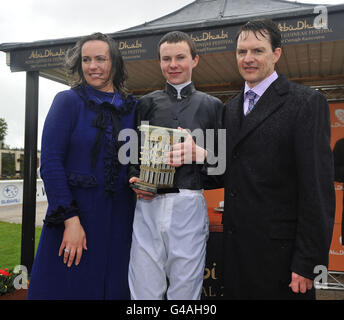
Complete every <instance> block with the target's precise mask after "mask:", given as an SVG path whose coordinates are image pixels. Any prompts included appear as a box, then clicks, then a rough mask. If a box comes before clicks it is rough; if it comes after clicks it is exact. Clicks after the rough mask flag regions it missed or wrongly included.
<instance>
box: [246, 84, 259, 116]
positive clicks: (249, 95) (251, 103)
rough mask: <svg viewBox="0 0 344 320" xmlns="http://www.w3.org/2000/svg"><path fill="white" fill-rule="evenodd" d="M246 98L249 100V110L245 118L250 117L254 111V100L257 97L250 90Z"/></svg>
mask: <svg viewBox="0 0 344 320" xmlns="http://www.w3.org/2000/svg"><path fill="white" fill-rule="evenodd" d="M246 96H247V98H248V109H247V112H246V114H245V116H246V115H248V114H249V113H250V112H251V111H252V109H253V107H254V99H255V98H256V96H257V95H256V94H255V93H254V92H253V91H252V90H248V91H247V92H246Z"/></svg>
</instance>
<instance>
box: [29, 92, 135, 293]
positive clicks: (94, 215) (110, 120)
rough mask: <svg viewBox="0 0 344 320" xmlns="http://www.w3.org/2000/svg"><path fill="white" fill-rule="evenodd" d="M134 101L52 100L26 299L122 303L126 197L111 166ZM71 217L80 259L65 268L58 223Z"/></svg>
mask: <svg viewBox="0 0 344 320" xmlns="http://www.w3.org/2000/svg"><path fill="white" fill-rule="evenodd" d="M135 104H136V101H135V100H134V98H133V97H132V96H128V97H127V98H126V100H123V98H122V97H121V96H120V95H119V94H117V93H116V94H115V96H114V95H113V94H110V93H104V92H101V91H97V90H95V89H93V88H92V87H89V86H87V87H85V88H84V87H77V88H75V89H71V90H67V91H63V92H60V93H58V94H57V95H56V97H55V99H54V101H53V104H52V106H51V108H50V111H49V113H48V115H47V118H46V121H45V124H44V129H43V136H42V160H41V176H42V179H43V181H44V186H45V190H46V194H47V197H48V204H49V205H48V210H47V215H46V218H45V224H44V226H43V229H42V234H41V238H40V242H39V246H38V249H37V254H36V257H35V261H34V265H33V269H32V273H31V279H30V286H29V293H28V298H29V299H129V298H130V294H129V288H128V283H127V272H128V261H129V253H130V245H131V233H132V220H133V213H134V206H135V202H134V196H133V193H132V191H131V190H130V188H129V186H128V181H127V166H125V165H121V164H120V163H119V161H118V150H119V148H120V142H119V141H118V133H119V131H120V130H121V129H125V128H133V125H134V109H135ZM75 215H78V216H79V217H80V221H81V224H82V226H83V228H84V230H85V233H86V240H87V248H88V250H87V251H85V250H84V251H83V254H82V259H81V261H80V264H79V265H78V266H75V265H74V264H73V265H72V266H71V267H70V268H68V267H67V265H66V264H64V263H63V258H62V256H61V257H59V256H58V251H59V247H60V245H61V242H62V238H63V232H64V224H63V221H64V220H65V219H68V218H70V217H72V216H75Z"/></svg>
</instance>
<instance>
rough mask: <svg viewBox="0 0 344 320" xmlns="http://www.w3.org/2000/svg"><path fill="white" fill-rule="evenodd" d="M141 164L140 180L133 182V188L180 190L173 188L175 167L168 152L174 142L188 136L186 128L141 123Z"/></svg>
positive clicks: (165, 191) (155, 190)
mask: <svg viewBox="0 0 344 320" xmlns="http://www.w3.org/2000/svg"><path fill="white" fill-rule="evenodd" d="M138 129H139V130H140V132H141V137H142V138H143V139H142V142H141V152H140V154H141V157H140V161H141V165H140V182H136V183H133V184H132V187H133V188H136V189H141V190H145V191H149V192H152V193H168V192H178V189H175V188H173V178H174V173H175V168H174V167H171V166H170V165H169V164H168V158H167V157H166V154H167V153H168V152H170V151H172V147H173V145H174V144H176V143H179V142H182V141H183V139H184V140H185V139H186V137H187V131H186V130H177V129H170V128H164V127H157V126H150V125H141V126H139V127H138Z"/></svg>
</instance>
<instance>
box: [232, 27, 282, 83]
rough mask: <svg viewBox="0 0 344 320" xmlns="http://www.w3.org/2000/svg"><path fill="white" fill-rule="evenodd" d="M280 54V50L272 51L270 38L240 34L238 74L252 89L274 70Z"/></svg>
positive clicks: (249, 33) (249, 32)
mask: <svg viewBox="0 0 344 320" xmlns="http://www.w3.org/2000/svg"><path fill="white" fill-rule="evenodd" d="M281 54H282V50H281V48H276V49H275V51H272V47H271V43H270V36H269V34H267V33H265V37H263V36H262V35H261V34H260V33H259V32H257V37H256V35H255V34H254V33H253V32H252V31H248V32H242V33H241V34H240V35H239V38H238V42H237V50H236V58H237V63H238V68H239V72H240V74H241V75H242V77H243V78H244V79H245V80H246V82H247V84H248V86H249V87H250V88H253V87H254V86H256V85H257V84H258V83H260V82H261V81H263V80H264V79H266V78H267V77H268V76H270V75H271V74H272V73H273V72H274V70H275V64H276V63H277V61H278V59H279V58H280V56H281Z"/></svg>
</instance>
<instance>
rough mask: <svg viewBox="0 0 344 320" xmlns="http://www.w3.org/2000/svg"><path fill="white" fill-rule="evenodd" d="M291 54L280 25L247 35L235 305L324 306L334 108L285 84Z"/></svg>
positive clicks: (233, 223)
mask: <svg viewBox="0 0 344 320" xmlns="http://www.w3.org/2000/svg"><path fill="white" fill-rule="evenodd" d="M281 53H282V49H281V35H280V31H279V30H278V28H277V27H276V25H275V24H274V23H273V22H271V21H252V22H249V23H247V24H246V25H245V26H243V27H242V28H241V29H240V31H239V33H238V37H237V50H236V56H237V63H238V68H239V72H240V73H241V75H242V77H243V78H244V79H245V89H244V91H243V92H241V93H240V94H239V95H238V96H237V97H235V98H234V99H233V100H231V101H230V102H229V103H228V104H227V105H226V109H225V118H224V124H225V128H226V129H227V136H226V140H227V150H226V152H227V153H226V155H227V158H226V159H227V160H226V161H227V167H226V173H225V177H224V183H225V212H224V215H223V224H224V261H225V263H224V287H225V295H226V298H228V299H314V298H315V290H314V286H313V279H314V278H315V276H316V275H317V274H314V268H315V267H316V266H317V265H324V266H326V267H327V265H328V253H329V247H330V243H331V238H332V230H333V223H334V210H335V193H334V185H333V182H334V177H333V159H332V152H331V149H330V120H329V107H328V104H327V101H326V99H325V97H324V96H322V95H321V94H320V93H318V92H317V91H315V90H312V89H310V88H308V87H305V86H301V85H299V84H296V83H292V82H290V81H289V80H288V79H287V78H285V77H284V76H281V75H277V73H276V72H275V64H276V63H277V61H278V59H279V58H280V56H281ZM248 91H253V93H252V92H249V93H247V92H248Z"/></svg>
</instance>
